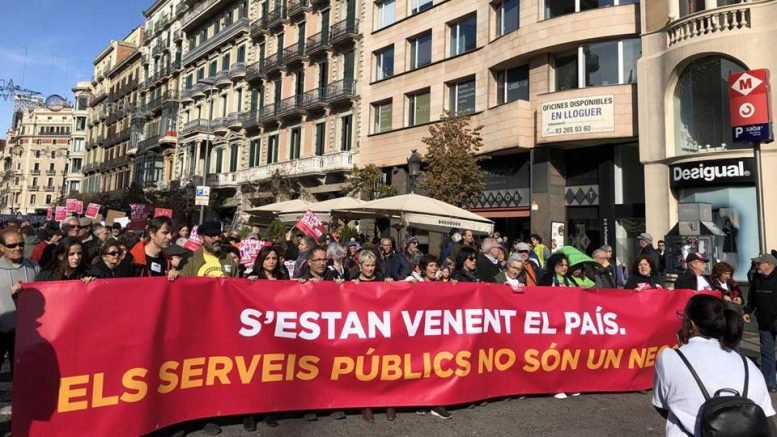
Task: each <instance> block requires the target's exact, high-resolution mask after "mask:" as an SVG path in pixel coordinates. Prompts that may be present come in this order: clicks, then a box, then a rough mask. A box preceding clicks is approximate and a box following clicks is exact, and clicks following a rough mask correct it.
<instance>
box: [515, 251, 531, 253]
mask: <svg viewBox="0 0 777 437" xmlns="http://www.w3.org/2000/svg"><path fill="white" fill-rule="evenodd" d="M518 253H529V251H528V250H519V251H518Z"/></svg>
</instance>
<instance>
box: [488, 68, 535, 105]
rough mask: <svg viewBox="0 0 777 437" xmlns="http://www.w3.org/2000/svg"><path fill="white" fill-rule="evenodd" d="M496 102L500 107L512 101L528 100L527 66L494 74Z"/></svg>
mask: <svg viewBox="0 0 777 437" xmlns="http://www.w3.org/2000/svg"><path fill="white" fill-rule="evenodd" d="M496 83H497V85H496V87H497V88H496V89H497V96H496V102H497V104H499V105H501V104H503V103H509V102H512V101H514V100H527V101H528V100H529V66H528V65H521V66H519V67H514V68H508V69H507V70H502V71H499V72H498V73H497V74H496Z"/></svg>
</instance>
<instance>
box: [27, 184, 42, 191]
mask: <svg viewBox="0 0 777 437" xmlns="http://www.w3.org/2000/svg"><path fill="white" fill-rule="evenodd" d="M27 189H28V190H30V191H38V190H40V186H38V185H30V186H29V187H28V188H27Z"/></svg>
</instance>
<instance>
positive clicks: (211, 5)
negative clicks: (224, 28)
mask: <svg viewBox="0 0 777 437" xmlns="http://www.w3.org/2000/svg"><path fill="white" fill-rule="evenodd" d="M186 2H188V3H193V2H191V0H183V1H182V3H186ZM226 3H228V2H227V1H225V0H205V1H203V2H201V3H199V4H197V6H195V7H193V8H188V9H189V10H188V11H186V14H184V16H183V19H182V20H181V29H183V31H184V32H186V31H189V30H191V29H192V28H194V27H195V26H197V25H198V24H200V23H202V22H203V21H205V20H206V19H207V18H208V17H209V16H210V15H212V12H214V11H217V10H219V9H220V8H219V7H216V6H221V5H223V4H226ZM176 13H178V12H177V11H176Z"/></svg>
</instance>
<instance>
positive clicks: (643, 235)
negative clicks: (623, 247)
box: [637, 232, 653, 243]
mask: <svg viewBox="0 0 777 437" xmlns="http://www.w3.org/2000/svg"><path fill="white" fill-rule="evenodd" d="M637 240H645V241H647V242H648V243H652V242H653V236H652V235H650V234H648V233H647V232H643V233H641V234H639V236H638V237H637Z"/></svg>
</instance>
